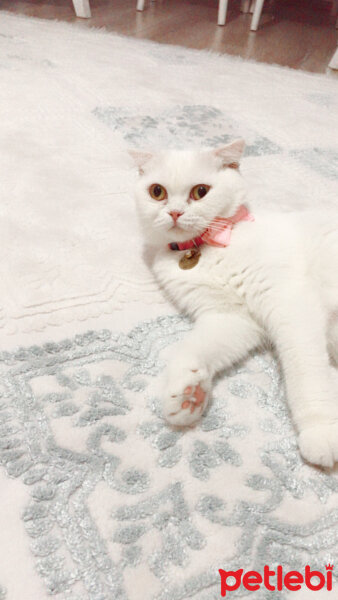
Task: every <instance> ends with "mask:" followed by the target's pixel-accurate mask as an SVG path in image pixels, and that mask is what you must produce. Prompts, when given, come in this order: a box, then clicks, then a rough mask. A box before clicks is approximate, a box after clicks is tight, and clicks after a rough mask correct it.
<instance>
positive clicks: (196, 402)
mask: <svg viewBox="0 0 338 600" xmlns="http://www.w3.org/2000/svg"><path fill="white" fill-rule="evenodd" d="M183 394H184V396H187V398H186V399H185V400H183V402H182V404H181V407H182V408H183V409H188V408H190V412H192V413H193V412H194V410H195V408H196V407H197V408H200V409H201V408H202V405H203V403H204V400H205V396H206V393H205V391H204V390H203V389H202V388H201V386H200V384H199V383H198V384H197V385H194V386H191V385H189V386H188V387H186V388H185V390H184V392H183Z"/></svg>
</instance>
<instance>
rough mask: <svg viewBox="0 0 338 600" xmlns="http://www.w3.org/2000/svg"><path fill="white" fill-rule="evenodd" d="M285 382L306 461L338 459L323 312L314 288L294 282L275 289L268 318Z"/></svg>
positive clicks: (336, 411) (337, 401) (336, 407)
mask: <svg viewBox="0 0 338 600" xmlns="http://www.w3.org/2000/svg"><path fill="white" fill-rule="evenodd" d="M267 320H268V329H269V330H270V334H271V337H272V339H273V341H274V343H275V345H276V347H277V350H278V353H279V356H280V359H281V362H282V366H283V371H284V375H285V380H286V389H287V396H288V402H289V407H290V410H291V414H292V417H293V420H294V423H295V425H296V428H297V430H298V432H299V438H298V443H299V448H300V451H301V454H302V455H303V457H304V458H306V459H307V460H308V461H310V462H313V463H315V464H318V465H322V466H327V467H328V466H332V465H333V463H334V462H335V461H338V398H335V395H334V388H333V384H332V381H331V369H330V364H329V355H328V351H327V341H326V312H325V310H324V308H323V307H322V305H321V303H320V301H319V297H318V296H317V295H316V294H315V293H314V292H313V290H312V289H310V288H308V287H307V286H305V285H300V284H299V282H298V285H297V282H294V285H293V284H292V283H290V287H289V289H288V290H285V292H284V293H283V292H282V291H280V292H279V298H278V301H277V299H276V301H275V302H274V307H273V309H272V310H271V311H270V314H269V317H268V319H267Z"/></svg>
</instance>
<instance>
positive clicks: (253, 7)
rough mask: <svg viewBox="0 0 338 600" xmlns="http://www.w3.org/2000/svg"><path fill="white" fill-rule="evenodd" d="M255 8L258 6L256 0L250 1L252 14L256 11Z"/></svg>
mask: <svg viewBox="0 0 338 600" xmlns="http://www.w3.org/2000/svg"><path fill="white" fill-rule="evenodd" d="M255 8H256V0H251V2H250V8H249V12H250V13H251V14H252V13H254V12H255Z"/></svg>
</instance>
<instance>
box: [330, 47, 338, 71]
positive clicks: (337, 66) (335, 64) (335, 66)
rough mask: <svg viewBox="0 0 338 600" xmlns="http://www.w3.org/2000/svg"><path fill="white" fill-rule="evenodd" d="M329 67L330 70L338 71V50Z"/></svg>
mask: <svg viewBox="0 0 338 600" xmlns="http://www.w3.org/2000/svg"><path fill="white" fill-rule="evenodd" d="M329 67H330V69H338V48H337V50H336V51H335V53H334V55H333V56H332V58H331V60H330V63H329Z"/></svg>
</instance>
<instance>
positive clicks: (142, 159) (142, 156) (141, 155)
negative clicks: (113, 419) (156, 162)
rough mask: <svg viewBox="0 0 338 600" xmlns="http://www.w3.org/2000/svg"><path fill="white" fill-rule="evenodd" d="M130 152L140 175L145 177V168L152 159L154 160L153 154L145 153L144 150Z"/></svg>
mask: <svg viewBox="0 0 338 600" xmlns="http://www.w3.org/2000/svg"><path fill="white" fill-rule="evenodd" d="M128 152H129V154H130V156H131V157H132V159H133V161H134V163H135V166H136V167H137V168H138V172H139V174H140V175H143V173H144V166H145V165H146V164H147V162H148V161H149V160H150V159H151V158H153V154H151V153H150V152H143V151H142V150H128Z"/></svg>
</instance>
